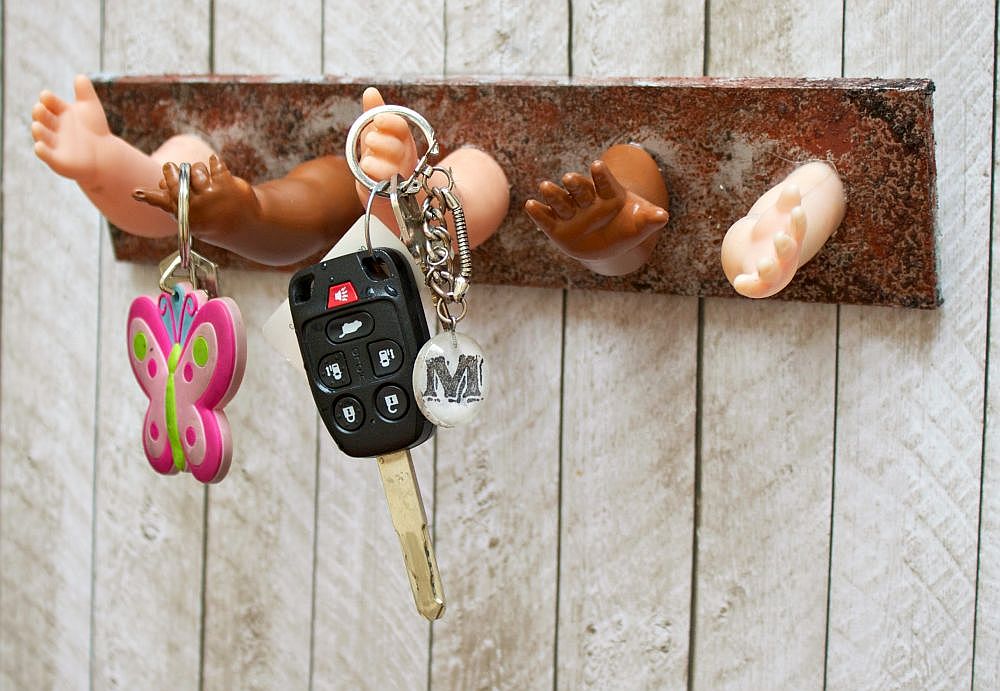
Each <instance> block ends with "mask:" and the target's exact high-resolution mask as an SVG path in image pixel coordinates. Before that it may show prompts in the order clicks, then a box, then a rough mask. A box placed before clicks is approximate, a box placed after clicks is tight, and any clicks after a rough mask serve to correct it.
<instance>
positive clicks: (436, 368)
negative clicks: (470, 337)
mask: <svg viewBox="0 0 1000 691" xmlns="http://www.w3.org/2000/svg"><path fill="white" fill-rule="evenodd" d="M481 382H482V358H480V357H479V356H478V355H459V356H458V367H456V368H455V372H454V374H452V373H451V372H449V371H448V363H447V362H446V361H445V359H444V357H443V356H441V355H439V356H437V357H434V358H431V359H429V360H428V361H427V388H426V389H425V390H424V393H423V397H424V399H425V400H441V398H442V393H443V394H444V396H443V397H444V398H445V399H446V400H448V401H449V402H450V403H459V404H463V403H471V402H474V401H478V400H479V399H481V398H482V397H483V395H482V392H481V389H480V383H481Z"/></svg>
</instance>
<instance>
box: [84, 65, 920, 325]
mask: <svg viewBox="0 0 1000 691" xmlns="http://www.w3.org/2000/svg"><path fill="white" fill-rule="evenodd" d="M372 83H374V84H375V85H377V86H378V87H379V88H380V89H381V90H382V93H383V95H384V96H385V98H386V101H387V102H389V103H400V104H403V105H407V106H409V107H411V108H415V109H416V110H418V111H420V112H421V113H423V114H424V115H425V116H426V117H427V118H428V119H429V120H430V122H431V123H433V125H434V127H435V129H436V130H437V134H438V137H439V140H440V142H441V144H442V147H443V148H444V149H446V150H447V149H454V148H456V147H458V146H461V145H464V144H471V145H475V146H478V147H480V148H482V149H485V150H486V151H489V152H490V153H491V154H493V155H494V156H495V157H496V159H497V160H498V161H499V163H500V165H501V166H503V168H504V170H505V171H506V172H507V175H508V178H509V179H510V182H511V185H512V189H511V209H510V213H509V215H508V217H507V219H506V220H505V222H504V225H503V227H502V228H501V229H500V231H499V232H498V233H497V235H496V236H495V237H494V238H492V239H491V240H490V241H489V242H487V243H486V244H485V245H483V246H482V247H481V248H479V249H478V250H477V251H476V252H475V267H476V277H477V281H479V282H482V283H494V284H510V285H532V286H548V287H571V288H598V289H606V290H618V291H634V292H653V293H675V294H680V295H704V296H736V294H735V293H734V292H733V290H732V289H731V288H730V286H729V284H728V283H727V282H726V279H725V276H724V275H723V273H722V268H721V266H720V265H719V260H718V256H719V247H720V244H721V242H722V237H723V235H724V234H725V232H726V230H727V228H728V227H729V225H730V224H731V223H732V222H733V221H735V220H736V219H737V218H739V217H740V216H742V215H743V214H744V213H746V211H747V209H748V208H749V207H750V205H751V204H753V202H754V200H755V199H756V198H757V197H758V196H759V195H760V194H762V193H763V192H764V191H765V190H766V189H767V188H769V187H770V186H772V185H773V184H775V183H776V182H777V181H779V180H780V179H781V178H782V177H784V176H785V175H786V174H787V173H788V172H789V171H791V169H792V168H793V167H795V165H797V164H798V163H801V162H804V161H806V160H809V159H815V158H820V159H824V160H828V161H830V162H831V163H832V164H833V165H834V166H836V168H837V170H838V171H839V172H840V175H841V177H842V179H843V181H844V186H845V189H846V190H847V196H848V209H847V216H846V217H845V219H844V222H843V224H842V226H841V228H840V229H839V230H838V231H837V233H836V234H835V235H834V237H833V238H831V240H830V241H829V242H828V243H827V245H826V246H825V247H824V249H823V250H822V251H821V252H820V254H819V255H818V256H817V257H816V258H815V259H814V260H813V261H812V262H810V263H809V264H807V265H806V266H805V267H803V268H802V269H801V270H800V271H799V273H798V275H797V276H796V278H795V279H794V281H793V282H792V284H791V285H790V286H789V287H788V288H787V289H786V290H784V291H783V292H782V293H781V294H780V295H779V297H781V298H783V299H790V300H804V301H811V302H843V303H861V304H878V305H898V306H905V307H922V308H933V307H936V306H937V305H938V304H940V296H939V288H938V279H937V266H936V258H935V219H934V216H935V206H936V198H935V163H934V133H933V109H932V99H931V96H932V93H933V91H934V86H933V84H932V83H931V82H929V81H927V80H922V79H907V80H880V79H824V80H804V79H707V78H694V79H654V80H641V81H639V80H601V81H586V80H572V81H470V80H455V81H426V82H407V83H399V82H384V81H374V82H371V81H363V80H350V81H347V80H339V79H334V78H327V79H321V80H315V81H285V80H277V79H271V78H265V77H227V76H212V77H163V76H156V77H98V78H97V79H96V80H95V86H96V88H97V92H98V94H99V96H100V97H101V100H102V102H103V103H104V106H105V109H106V111H107V114H108V120H109V122H110V124H111V128H112V130H113V131H114V132H115V133H116V134H118V135H120V136H122V137H123V138H125V139H126V140H127V141H129V142H132V143H134V144H135V145H136V146H138V147H139V148H141V149H143V150H145V151H152V150H153V149H154V148H156V147H157V146H158V145H159V144H160V143H161V142H162V141H163V140H164V139H166V138H167V137H169V136H171V135H173V134H176V133H180V132H197V133H199V134H201V135H202V136H203V137H205V138H206V139H207V140H208V141H209V142H210V143H211V144H212V145H213V146H214V147H215V149H216V150H217V151H219V152H220V153H221V154H222V156H223V158H224V159H225V160H226V162H227V163H228V165H229V166H230V168H231V169H232V170H233V172H234V173H236V174H238V175H240V176H242V177H245V178H247V179H248V180H250V181H252V182H258V181H262V180H266V179H269V178H272V177H277V176H280V175H282V174H284V173H285V172H287V171H288V170H289V169H290V168H292V167H293V166H294V165H296V164H297V163H299V162H301V161H303V160H305V159H307V158H311V157H315V156H318V155H322V154H327V153H331V152H341V151H343V146H344V139H345V137H346V134H347V130H348V127H349V126H350V124H351V122H352V121H353V120H354V118H355V117H357V115H358V114H359V113H360V97H361V92H362V91H363V89H364V87H366V86H368V85H370V84H372ZM621 142H636V143H639V144H641V145H643V146H644V147H645V148H646V149H647V150H649V151H650V152H651V153H652V154H653V156H654V157H655V158H656V159H657V161H658V162H659V164H660V166H661V168H662V170H663V174H664V177H665V179H666V182H667V186H668V188H669V190H670V200H671V201H670V223H669V225H668V226H667V228H666V230H665V231H664V232H663V233H662V236H661V239H660V241H659V244H658V246H657V250H656V253H655V255H654V257H653V259H652V261H651V262H650V263H649V264H648V265H647V266H646V267H645V268H644V269H642V270H640V271H638V272H636V273H634V274H631V275H628V276H623V277H619V278H608V277H604V276H598V275H596V274H592V273H590V272H589V271H587V270H585V269H584V268H583V267H581V266H580V265H578V264H576V263H575V262H574V261H572V260H570V259H569V258H567V257H564V256H563V255H562V254H560V253H559V252H557V251H556V250H555V249H554V248H553V247H552V246H551V245H550V244H549V243H548V241H547V240H546V238H545V237H544V236H543V235H541V234H540V233H539V232H538V231H536V230H535V228H534V227H533V226H532V224H531V223H530V221H529V220H528V219H527V218H526V217H525V215H524V213H523V212H522V207H523V205H524V202H525V200H526V199H528V198H529V197H531V196H533V195H534V193H535V191H536V189H537V186H538V183H539V182H540V181H541V180H543V179H546V178H549V179H551V178H558V177H559V176H560V175H561V174H563V173H564V172H567V171H569V170H581V171H582V170H585V169H586V166H587V165H588V164H589V162H590V161H591V160H593V159H594V158H596V157H597V156H598V155H599V154H600V153H601V152H602V151H603V150H604V149H605V148H607V147H608V146H609V145H611V144H615V143H621ZM112 233H113V238H114V247H115V254H116V256H117V257H118V258H119V259H122V260H128V261H140V262H155V261H157V260H159V259H160V258H161V257H163V256H164V255H166V254H167V253H169V251H170V250H171V249H172V246H173V244H174V241H173V240H166V241H162V242H156V241H150V240H145V239H141V238H136V237H132V236H129V235H126V234H124V233H121V232H120V231H117V230H115V229H112ZM201 249H203V250H204V254H206V255H207V256H209V257H211V258H213V259H215V260H216V261H219V262H220V263H221V264H222V265H223V266H227V265H228V266H242V267H247V266H256V265H254V264H252V263H250V262H247V261H246V260H244V259H242V258H241V257H237V256H234V255H228V254H227V253H226V252H223V251H221V250H217V249H215V248H210V247H207V246H205V245H201ZM306 263H307V262H303V265H305V264H306Z"/></svg>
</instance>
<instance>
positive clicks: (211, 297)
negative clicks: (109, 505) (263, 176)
mask: <svg viewBox="0 0 1000 691" xmlns="http://www.w3.org/2000/svg"><path fill="white" fill-rule="evenodd" d="M179 183H180V184H179V189H178V193H177V238H178V249H177V252H174V253H172V254H171V255H169V256H167V257H166V258H165V259H164V260H163V261H162V262H160V291H161V292H160V294H159V296H148V295H140V296H139V297H137V298H136V299H135V300H133V301H132V305H131V307H130V308H129V313H128V330H127V347H128V355H129V362H130V363H131V365H132V371H133V373H134V374H135V378H136V380H137V381H138V382H139V386H140V387H142V391H143V393H145V394H146V397H147V398H148V399H149V407H148V409H147V410H146V416H145V419H144V420H143V424H142V446H143V450H144V451H145V452H146V458H147V459H148V460H149V463H150V465H152V466H153V469H154V470H156V472H158V473H161V474H164V475H171V474H174V473H176V472H178V471H185V470H187V471H190V472H191V474H192V475H194V477H195V478H196V479H198V480H200V481H201V482H218V481H219V480H221V479H222V478H223V477H225V475H226V472H227V471H228V470H229V464H230V461H231V460H232V454H233V445H232V436H231V433H230V429H229V420H228V419H227V418H226V414H225V412H224V411H223V408H224V407H225V405H226V404H227V403H228V402H229V401H230V400H232V398H233V396H234V395H236V391H237V389H239V386H240V383H241V382H242V381H243V372H244V369H245V367H246V353H247V348H246V330H245V329H244V326H243V318H242V316H241V315H240V310H239V307H237V305H236V303H235V302H234V301H233V300H232V299H231V298H226V297H218V295H219V282H218V266H217V265H216V264H215V263H214V262H212V261H211V260H209V259H207V258H205V257H203V256H201V255H200V254H198V253H197V252H194V251H193V250H192V249H191V231H190V227H189V223H188V210H189V203H190V190H191V166H190V164H188V163H182V164H181V165H180V176H179ZM178 272H180V276H179V277H178V276H175V274H177V273H178Z"/></svg>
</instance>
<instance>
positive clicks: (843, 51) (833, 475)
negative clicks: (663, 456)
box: [823, 0, 847, 691]
mask: <svg viewBox="0 0 1000 691" xmlns="http://www.w3.org/2000/svg"><path fill="white" fill-rule="evenodd" d="M846 56H847V0H843V2H842V3H841V6H840V76H841V77H843V76H844V73H845V72H844V67H845V65H846V62H845V60H846ZM836 319H837V325H836V327H835V336H836V342H835V345H834V354H833V446H832V448H831V458H830V536H829V539H828V547H827V557H826V637H825V640H824V641H823V689H824V691H826V687H827V683H828V681H829V675H828V671H829V664H830V603H831V598H830V593H831V591H832V588H831V587H830V585H831V583H832V580H833V531H834V529H835V526H834V520H833V519H834V516H836V502H837V492H836V490H837V414H838V412H839V406H838V404H839V402H840V305H837V315H836Z"/></svg>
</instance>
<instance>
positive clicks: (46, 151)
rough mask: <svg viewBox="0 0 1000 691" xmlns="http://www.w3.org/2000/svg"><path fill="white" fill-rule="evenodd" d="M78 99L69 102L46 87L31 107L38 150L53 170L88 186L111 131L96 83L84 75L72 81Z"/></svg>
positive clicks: (36, 150) (33, 135)
mask: <svg viewBox="0 0 1000 691" xmlns="http://www.w3.org/2000/svg"><path fill="white" fill-rule="evenodd" d="M73 87H74V91H75V92H76V101H75V102H74V103H66V102H65V101H63V100H62V99H61V98H59V97H58V96H56V95H55V94H54V93H52V92H51V91H48V90H46V91H43V92H42V93H41V94H40V95H39V96H38V103H36V104H35V106H34V108H32V109H31V119H32V123H31V136H32V138H33V139H34V140H35V154H36V155H37V156H38V158H40V159H42V161H44V162H45V163H46V164H48V166H49V167H50V168H52V170H53V171H55V172H56V173H58V174H59V175H62V176H63V177H67V178H71V179H72V180H75V181H76V182H78V183H79V184H80V185H82V186H87V185H88V184H90V183H91V182H92V179H93V178H94V176H96V174H97V167H98V162H97V152H98V151H99V148H100V146H101V144H102V140H104V138H106V137H109V136H110V135H111V131H110V130H109V129H108V119H107V117H106V116H105V115H104V108H103V107H102V106H101V102H100V100H99V99H98V98H97V93H96V92H95V91H94V85H93V84H91V83H90V80H89V79H87V78H86V77H85V76H83V75H82V74H81V75H77V77H76V79H75V80H74V82H73Z"/></svg>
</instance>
